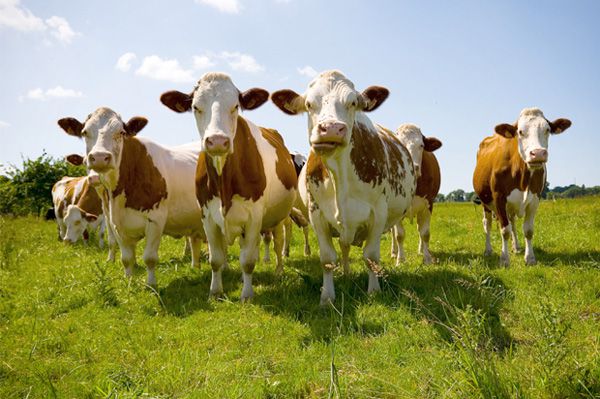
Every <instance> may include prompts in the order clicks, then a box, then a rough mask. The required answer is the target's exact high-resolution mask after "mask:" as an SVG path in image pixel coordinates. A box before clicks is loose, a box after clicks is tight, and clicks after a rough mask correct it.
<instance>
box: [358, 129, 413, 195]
mask: <svg viewBox="0 0 600 399" xmlns="http://www.w3.org/2000/svg"><path fill="white" fill-rule="evenodd" d="M350 141H351V144H352V149H351V151H350V160H351V162H352V164H353V165H354V168H355V169H356V173H357V174H358V177H359V179H360V180H362V181H363V182H365V183H372V184H373V186H376V185H380V184H382V183H383V181H384V180H388V181H389V183H390V185H391V186H392V188H393V189H394V191H395V193H396V194H398V193H400V192H402V190H403V189H402V181H403V180H404V178H405V173H406V168H405V165H404V161H403V159H402V154H401V151H402V150H404V151H407V150H406V148H404V146H403V145H402V144H401V143H400V141H399V140H398V139H397V138H396V136H395V135H394V134H393V133H392V132H390V131H388V130H385V129H381V130H380V131H379V132H378V133H374V132H372V131H370V130H368V129H367V128H366V127H365V126H363V125H361V124H359V123H355V124H354V128H353V129H352V137H351V139H350ZM386 154H387V155H386ZM388 156H389V159H388ZM397 165H400V168H401V169H402V172H401V173H400V174H398V173H397V169H396V168H397ZM409 170H410V171H412V167H411V168H410V169H409Z"/></svg>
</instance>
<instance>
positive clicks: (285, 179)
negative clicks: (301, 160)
mask: <svg viewBox="0 0 600 399" xmlns="http://www.w3.org/2000/svg"><path fill="white" fill-rule="evenodd" d="M260 132H261V133H262V136H263V137H264V138H265V139H266V140H267V141H268V142H269V143H270V144H271V145H272V146H273V147H274V148H275V151H276V153H277V162H276V163H275V172H276V173H277V177H278V178H279V181H281V183H282V184H283V186H284V187H285V188H287V189H288V190H289V189H291V188H297V187H298V175H297V174H296V173H295V170H296V169H295V167H294V162H293V161H292V159H291V158H290V153H289V152H288V150H287V149H286V148H285V143H284V142H283V138H282V137H281V135H280V134H279V132H278V131H277V130H274V129H267V128H264V127H261V128H260Z"/></svg>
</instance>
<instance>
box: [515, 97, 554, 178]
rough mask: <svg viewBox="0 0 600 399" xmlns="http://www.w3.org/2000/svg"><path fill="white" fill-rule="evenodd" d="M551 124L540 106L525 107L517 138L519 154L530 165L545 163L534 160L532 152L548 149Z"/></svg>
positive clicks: (520, 117)
mask: <svg viewBox="0 0 600 399" xmlns="http://www.w3.org/2000/svg"><path fill="white" fill-rule="evenodd" d="M549 137H550V125H549V124H548V121H547V120H546V118H545V117H544V113H543V112H542V111H541V110H540V109H539V108H525V109H524V110H523V111H521V115H520V116H519V119H518V121H517V140H518V143H519V144H518V149H519V155H520V156H521V158H522V159H523V161H525V163H527V165H528V166H529V167H540V166H541V165H543V164H544V163H545V161H544V162H543V163H536V162H534V161H533V158H532V153H533V152H535V151H539V150H545V151H548V138H549Z"/></svg>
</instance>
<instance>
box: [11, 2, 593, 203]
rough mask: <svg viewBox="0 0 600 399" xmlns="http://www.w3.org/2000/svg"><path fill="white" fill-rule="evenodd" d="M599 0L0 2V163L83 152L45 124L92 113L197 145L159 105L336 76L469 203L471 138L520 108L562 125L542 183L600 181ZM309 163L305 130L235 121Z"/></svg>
mask: <svg viewBox="0 0 600 399" xmlns="http://www.w3.org/2000/svg"><path fill="white" fill-rule="evenodd" d="M599 15H600V2H598V1H595V0H587V1H586V0H579V1H574V2H569V1H543V2H541V1H540V2H537V1H527V2H523V1H516V0H515V1H497V2H490V1H478V0H473V1H460V0H459V1H453V2H449V1H441V0H440V1H410V2H409V1H400V0H398V1H396V0H389V1H376V0H374V1H364V0H327V1H325V0H174V1H168V2H167V1H158V0H140V1H138V0H128V1H120V0H103V1H94V0H89V1H66V0H44V1H42V0H38V1H33V0H0V54H1V56H0V87H1V93H0V137H1V138H2V145H0V164H4V165H5V166H6V165H9V164H16V165H18V166H20V165H21V157H25V158H34V157H37V156H38V155H40V154H41V153H42V151H44V150H45V151H46V152H47V153H49V154H51V155H53V156H62V155H65V154H69V153H73V152H82V150H83V142H80V141H78V140H76V139H75V138H73V137H70V136H67V135H66V134H63V133H62V131H61V130H60V129H59V127H58V126H57V124H56V121H57V120H58V119H59V118H61V117H65V116H73V117H76V118H78V119H79V120H84V119H85V117H86V115H87V114H89V113H90V112H91V111H93V110H94V109H96V108H97V107H99V106H109V107H111V108H113V109H114V110H115V111H117V112H119V113H121V115H122V116H123V118H125V119H128V118H130V117H131V116H134V115H143V116H146V117H147V118H148V119H149V120H150V123H149V124H148V126H147V127H146V128H145V129H144V130H143V131H142V132H141V133H140V134H143V135H144V136H147V137H151V138H153V139H155V140H156V141H158V142H161V143H164V144H168V145H175V144H181V143H185V142H188V141H192V140H196V139H198V133H197V131H196V128H195V124H194V121H193V117H192V115H191V114H183V115H181V114H176V113H174V112H172V111H170V110H168V109H167V108H166V107H164V106H163V105H162V104H161V103H160V102H159V96H160V94H161V93H162V92H164V91H167V90H172V89H177V90H181V91H184V92H187V91H189V90H191V88H192V87H193V85H194V82H195V81H196V80H197V79H198V78H199V77H200V76H201V75H202V74H203V73H205V72H207V71H223V72H226V73H228V74H230V75H231V76H232V78H233V81H234V83H236V85H237V86H238V88H239V89H241V90H246V89H248V88H250V87H263V88H265V89H267V90H269V91H274V90H278V89H282V88H291V89H294V90H296V91H297V92H303V91H304V89H305V88H306V86H307V83H308V82H309V81H310V79H311V78H312V76H314V75H315V74H316V73H317V72H319V71H322V70H326V69H332V68H336V69H340V70H341V71H343V72H344V73H345V74H346V75H347V76H348V77H349V78H350V79H351V80H353V81H354V83H355V85H356V87H357V89H359V90H362V89H364V88H366V87H367V86H369V85H374V84H377V85H382V86H386V87H387V88H388V89H389V90H390V92H391V95H390V97H389V99H388V100H387V101H386V103H385V104H383V105H382V106H381V107H380V108H379V109H378V110H377V111H375V112H373V113H371V114H370V116H371V119H372V120H374V121H375V122H378V123H380V124H382V125H384V126H387V127H389V128H391V129H395V128H396V127H397V126H398V125H399V124H401V123H404V122H412V123H415V124H417V125H419V126H421V129H422V131H423V133H424V134H426V135H433V136H436V137H438V138H440V139H441V140H442V141H443V143H444V146H443V147H442V148H441V149H440V150H439V151H438V152H436V154H437V156H438V159H439V160H440V163H441V166H442V189H441V191H442V192H443V193H447V192H449V191H451V190H454V189H456V188H463V189H466V190H469V191H470V190H472V188H471V175H472V170H473V167H474V164H475V153H476V150H477V146H478V144H479V142H480V141H481V139H482V138H483V137H484V136H486V135H490V134H492V132H493V127H494V126H495V125H496V124H498V123H503V122H510V123H512V122H514V121H515V120H516V118H517V116H518V115H519V112H520V110H521V109H522V108H524V107H531V106H538V107H540V108H541V109H542V110H543V111H544V113H545V114H546V117H548V119H551V120H553V119H555V118H558V117H567V118H569V119H571V120H572V121H573V126H572V127H571V128H570V129H569V130H568V131H566V132H565V133H564V134H562V135H559V136H555V137H552V138H551V140H550V148H549V153H550V162H549V166H548V170H549V177H548V180H549V181H550V184H551V185H552V186H555V185H567V184H571V183H577V184H586V185H597V184H600V173H599V172H600V167H599V166H598V164H599V162H598V155H597V152H598V149H599V148H600V134H599V132H598V128H597V126H596V123H597V119H596V117H597V115H598V113H599V111H598V110H600V58H599V57H600V44H599V41H598V38H600V27H599V25H598V23H597V19H598V16H599ZM245 116H246V117H248V118H249V119H251V120H253V121H254V122H255V123H257V124H259V125H262V126H268V127H273V128H276V129H278V130H279V131H280V132H281V133H282V134H283V136H284V138H285V140H286V143H287V144H288V147H289V148H290V149H294V150H298V151H301V152H304V153H307V151H308V140H307V132H306V117H305V116H297V117H290V116H287V115H284V114H283V113H281V112H280V111H279V110H277V109H276V108H275V106H274V105H273V104H272V103H266V104H265V105H263V106H262V107H261V108H259V109H257V110H254V111H248V112H246V114H245Z"/></svg>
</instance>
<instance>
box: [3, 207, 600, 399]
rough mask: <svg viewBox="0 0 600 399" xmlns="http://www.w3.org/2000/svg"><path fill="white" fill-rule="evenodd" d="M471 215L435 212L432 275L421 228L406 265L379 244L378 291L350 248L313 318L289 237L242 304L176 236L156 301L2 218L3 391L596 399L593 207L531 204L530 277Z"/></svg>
mask: <svg viewBox="0 0 600 399" xmlns="http://www.w3.org/2000/svg"><path fill="white" fill-rule="evenodd" d="M481 218H482V215H481V208H480V207H477V206H475V205H473V204H458V203H442V204H436V207H435V208H434V214H433V220H432V239H431V250H432V253H433V255H434V256H435V257H436V258H437V263H436V264H434V265H430V266H424V265H422V264H421V257H420V256H419V255H417V254H416V248H417V240H418V238H417V232H416V227H415V225H411V224H410V223H409V222H406V225H405V227H406V230H407V239H406V243H405V249H406V252H407V258H408V259H407V263H406V264H404V265H402V266H401V267H395V266H394V265H393V264H392V262H391V261H390V257H389V245H390V237H389V235H386V236H385V237H384V239H383V245H382V263H383V266H384V267H385V272H386V275H385V277H384V278H383V279H382V292H381V293H379V294H376V295H374V296H369V295H367V293H366V287H367V274H366V271H365V268H364V266H363V263H362V261H361V258H360V250H359V249H358V248H353V249H352V274H351V275H350V276H343V275H342V274H341V272H339V271H338V275H337V276H336V290H337V300H336V303H335V307H324V308H321V307H320V306H319V289H320V286H321V271H320V266H319V261H318V248H317V244H316V239H315V237H314V234H313V235H311V240H312V242H311V244H312V249H313V255H312V256H310V257H307V258H305V257H304V256H303V255H302V238H301V234H300V232H299V230H298V229H295V233H294V242H293V246H292V254H291V258H290V259H288V260H287V262H286V266H285V273H284V275H283V276H282V277H281V278H278V277H277V276H276V275H275V272H274V264H271V265H265V264H260V265H258V266H257V269H256V272H255V278H254V287H255V298H254V300H253V303H252V304H248V305H242V304H240V303H239V295H240V289H241V274H240V270H239V264H238V262H237V258H236V254H237V249H236V248H233V250H232V251H233V252H234V253H233V254H232V255H231V256H230V269H229V270H228V271H226V272H225V273H224V288H225V291H226V294H227V297H226V298H225V299H224V300H220V301H214V300H208V289H209V284H210V270H209V266H208V264H207V263H206V259H203V263H202V267H201V269H200V270H192V269H191V268H190V266H189V259H184V258H183V257H182V252H183V251H182V250H183V241H182V240H174V239H171V238H166V239H164V240H163V244H162V245H161V250H160V256H161V263H160V266H159V268H158V270H157V279H158V290H157V291H156V292H155V291H152V290H151V289H149V288H147V287H145V286H144V281H145V270H144V269H142V268H141V267H137V268H136V271H135V275H134V278H133V280H132V281H127V280H126V279H125V278H124V277H123V271H122V267H121V266H120V264H119V263H115V264H111V263H106V262H105V258H106V252H105V251H101V250H99V249H97V248H96V247H95V246H93V245H91V246H89V247H85V246H83V245H82V244H78V245H74V246H67V245H63V244H62V243H60V242H58V241H57V240H56V226H55V223H54V222H50V221H43V220H40V219H36V218H17V219H11V218H3V219H0V398H96V397H103V398H140V397H141V398H145V397H152V398H205V397H206V398H260V397H269V398H275V397H280V398H290V397H291V398H295V397H296V398H297V397H309V398H313V397H314V398H322V397H348V398H438V397H439V398H471V397H473V398H474V397H477V398H563V397H570V398H594V397H595V398H598V397H600V198H598V197H591V198H584V199H577V200H559V201H556V202H553V201H545V202H543V203H542V204H541V206H540V209H539V212H538V215H537V219H536V231H535V241H534V247H535V251H536V255H537V258H538V265H537V266H533V267H528V266H525V264H524V261H523V259H522V254H519V255H513V256H512V258H511V260H512V265H511V267H510V268H500V267H498V256H497V254H498V253H499V249H500V238H499V233H498V232H497V229H496V230H495V232H494V234H493V235H492V237H493V241H492V243H493V246H494V250H495V255H494V256H492V257H489V258H484V257H483V255H482V254H483V249H484V234H483V229H482V224H481ZM519 228H520V224H519ZM520 236H521V239H522V234H521V235H520ZM138 261H140V262H141V250H138Z"/></svg>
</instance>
